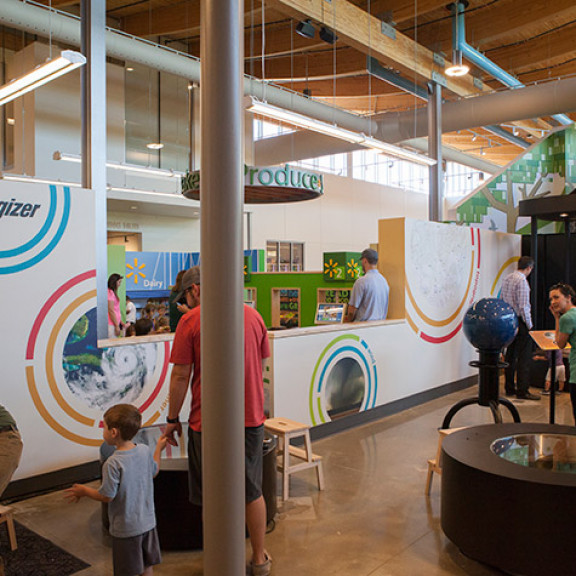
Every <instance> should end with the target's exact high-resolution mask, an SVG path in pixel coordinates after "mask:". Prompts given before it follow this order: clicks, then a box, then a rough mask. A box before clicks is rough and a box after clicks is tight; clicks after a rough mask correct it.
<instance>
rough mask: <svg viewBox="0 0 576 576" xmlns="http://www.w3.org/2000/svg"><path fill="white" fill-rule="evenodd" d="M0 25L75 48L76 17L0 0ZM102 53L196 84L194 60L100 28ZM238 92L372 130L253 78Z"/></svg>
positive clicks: (343, 114)
mask: <svg viewBox="0 0 576 576" xmlns="http://www.w3.org/2000/svg"><path fill="white" fill-rule="evenodd" d="M48 11H50V16H48ZM0 23H2V24H4V25H5V26H9V27H11V28H15V29H17V30H25V31H27V32H31V33H32V34H38V35H39V36H44V37H51V38H52V39H53V40H57V41H60V42H65V43H67V44H70V45H73V46H80V19H79V18H78V17H76V16H72V15H70V14H65V13H63V12H60V11H58V10H54V9H50V8H48V7H44V6H38V5H33V4H28V3H24V2H22V1H21V0H1V2H0ZM106 54H107V56H111V57H114V58H118V59H120V60H128V61H130V62H136V63H139V64H142V65H143V66H147V67H149V68H152V69H154V70H160V71H162V72H168V73H170V74H174V75H176V76H180V77H182V78H186V79H187V80H190V81H191V82H200V60H199V59H198V58H194V57H193V56H189V55H188V54H184V53H183V52H178V51H177V50H173V49H171V48H166V47H165V46H160V45H158V44H154V43H152V42H148V41H147V40H143V39H142V38H137V37H135V36H130V35H128V34H124V33H123V32H120V31H118V30H114V29H112V28H107V30H106ZM244 93H245V94H246V95H250V96H255V97H256V98H258V99H260V100H265V101H267V102H269V103H270V104H273V105H274V106H278V107H279V108H286V109H287V110H293V111H294V112H298V113H300V114H303V115H305V116H310V117H312V118H316V119H318V120H322V121H323V122H330V123H335V124H337V125H338V126H340V127H342V128H346V129H347V130H352V131H354V132H363V133H365V134H373V133H375V132H376V123H375V122H373V121H372V120H370V119H368V118H363V117H361V116H357V115H355V114H351V113H350V112H346V111H345V110H341V109H338V108H334V107H332V106H327V105H326V104H323V103H321V102H316V101H314V100H311V99H310V98H307V97H306V96H302V95H301V94H298V93H296V92H293V91H290V90H286V89H284V88H280V87H278V86H272V85H270V84H268V83H266V82H262V81H261V80H258V79H256V78H251V77H249V76H245V77H244Z"/></svg>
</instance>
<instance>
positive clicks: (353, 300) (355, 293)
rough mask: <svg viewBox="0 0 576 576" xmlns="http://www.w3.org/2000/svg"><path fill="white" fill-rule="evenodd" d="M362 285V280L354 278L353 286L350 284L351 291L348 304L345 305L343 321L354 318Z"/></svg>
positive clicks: (350, 320) (360, 297)
mask: <svg viewBox="0 0 576 576" xmlns="http://www.w3.org/2000/svg"><path fill="white" fill-rule="evenodd" d="M362 296H363V287H362V282H359V281H358V280H356V282H354V286H352V293H351V294H350V300H349V301H348V306H347V307H346V317H345V318H344V322H354V319H355V318H356V312H358V308H359V307H360V304H361V302H362Z"/></svg>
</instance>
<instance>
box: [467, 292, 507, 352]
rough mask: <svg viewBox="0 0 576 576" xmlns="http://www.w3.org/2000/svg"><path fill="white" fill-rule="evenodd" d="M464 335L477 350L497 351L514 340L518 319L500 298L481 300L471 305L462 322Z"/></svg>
mask: <svg viewBox="0 0 576 576" xmlns="http://www.w3.org/2000/svg"><path fill="white" fill-rule="evenodd" d="M463 331H464V335H465V336H466V338H467V339H468V341H469V342H470V344H472V346H474V348H477V349H478V350H484V351H499V350H501V349H502V348H504V346H507V345H508V344H510V342H512V340H514V337H515V336H516V333H517V331H518V318H517V316H516V314H515V312H514V309H513V308H512V306H510V305H509V304H507V303H506V302H504V300H501V299H500V298H482V300H478V302H475V303H474V304H472V306H471V307H470V308H469V309H468V311H467V312H466V315H465V316H464V322H463Z"/></svg>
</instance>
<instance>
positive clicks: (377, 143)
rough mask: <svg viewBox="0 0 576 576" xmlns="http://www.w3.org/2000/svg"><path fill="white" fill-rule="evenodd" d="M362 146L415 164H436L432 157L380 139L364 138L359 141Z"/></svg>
mask: <svg viewBox="0 0 576 576" xmlns="http://www.w3.org/2000/svg"><path fill="white" fill-rule="evenodd" d="M360 144H362V146H366V147H367V148H372V149H373V150H376V151H378V152H382V153H384V154H386V155H387V156H394V157H395V158H400V159H402V160H408V161H410V162H415V163H416V164H424V165H426V166H434V165H435V164H437V163H438V162H437V160H434V158H429V157H428V156H424V154H418V152H411V151H410V150H406V149H404V148H400V147H399V146H394V144H388V142H383V141H382V140H376V139H375V138H366V139H365V140H364V141H363V142H360Z"/></svg>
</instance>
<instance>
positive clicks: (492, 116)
mask: <svg viewBox="0 0 576 576" xmlns="http://www.w3.org/2000/svg"><path fill="white" fill-rule="evenodd" d="M574 94H576V78H566V79H564V80H556V81H554V82H547V83H545V84H537V85H534V86H527V87H525V88H516V89H514V90H506V91H505V92H493V93H492V94H486V95H483V96H475V97H471V98H466V99H463V100H459V101H457V102H447V103H446V104H444V106H443V108H442V132H443V133H445V132H455V131H456V130H466V129H467V128H476V127H478V126H486V125H489V124H503V123H505V122H515V121H517V120H527V119H529V118H541V117H542V116H552V115H553V114H561V113H563V112H574V111H576V98H574ZM427 135H428V113H427V109H426V108H421V109H419V110H416V111H414V110H411V111H408V112H399V113H396V114H391V113H386V114H382V115H381V116H380V119H379V120H378V132H377V137H378V138H380V139H381V140H384V141H386V142H402V141H404V140H408V139H410V138H420V137H422V136H427Z"/></svg>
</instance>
